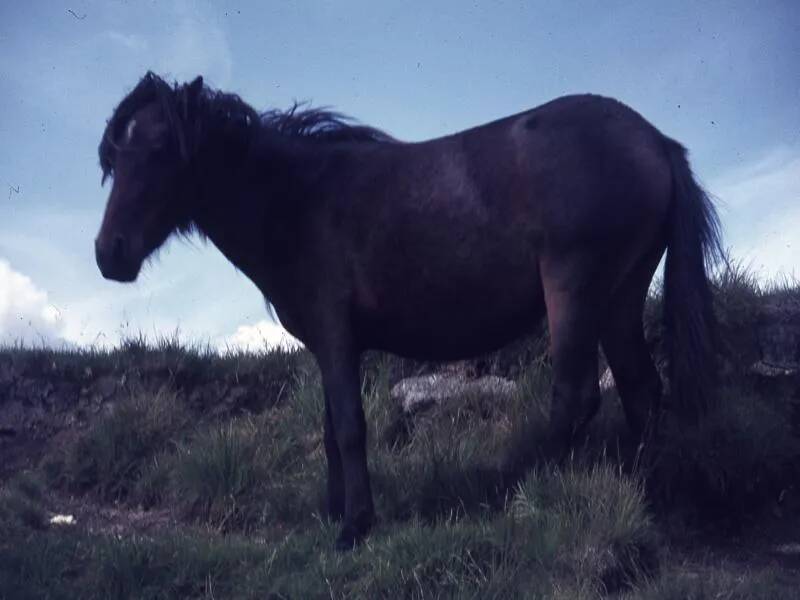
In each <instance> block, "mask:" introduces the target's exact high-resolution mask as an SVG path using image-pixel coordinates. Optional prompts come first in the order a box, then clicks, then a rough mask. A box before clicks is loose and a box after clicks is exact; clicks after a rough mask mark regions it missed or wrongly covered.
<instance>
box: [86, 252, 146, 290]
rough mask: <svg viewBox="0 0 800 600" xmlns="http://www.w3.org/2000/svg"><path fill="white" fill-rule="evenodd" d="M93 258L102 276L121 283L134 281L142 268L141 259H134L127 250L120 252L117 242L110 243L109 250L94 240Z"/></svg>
mask: <svg viewBox="0 0 800 600" xmlns="http://www.w3.org/2000/svg"><path fill="white" fill-rule="evenodd" d="M95 260H96V261H97V267H98V268H99V269H100V273H101V274H102V275H103V277H105V278H106V279H111V280H112V281H119V282H121V283H130V282H132V281H136V278H137V277H138V276H139V271H140V270H141V268H142V261H141V260H136V259H134V258H133V257H131V256H130V254H129V253H127V252H120V250H119V246H118V244H112V249H111V250H110V251H109V250H108V249H106V248H104V247H103V246H101V244H99V243H98V242H95Z"/></svg>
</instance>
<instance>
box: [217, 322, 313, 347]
mask: <svg viewBox="0 0 800 600" xmlns="http://www.w3.org/2000/svg"><path fill="white" fill-rule="evenodd" d="M302 346H303V345H302V344H301V343H300V342H299V341H298V340H297V338H295V337H293V336H292V335H291V334H290V333H289V332H288V331H286V330H285V329H284V328H283V327H281V326H280V324H278V323H275V322H273V321H269V320H267V319H263V320H261V321H259V322H258V323H256V324H255V325H240V326H239V327H238V328H237V329H236V332H235V333H234V334H233V335H230V336H228V337H227V338H225V339H224V340H223V341H222V343H221V344H220V345H219V348H220V350H221V351H229V350H251V351H258V350H264V349H267V350H269V349H272V348H286V349H290V350H291V349H296V348H301V347H302Z"/></svg>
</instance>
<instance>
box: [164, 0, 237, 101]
mask: <svg viewBox="0 0 800 600" xmlns="http://www.w3.org/2000/svg"><path fill="white" fill-rule="evenodd" d="M177 9H178V13H179V15H180V17H179V23H178V27H177V30H175V31H174V32H171V34H170V35H169V37H168V38H167V40H165V44H164V46H163V47H162V48H160V49H159V51H158V54H157V56H158V65H157V66H158V69H157V71H158V72H160V73H168V74H169V75H170V76H171V77H174V78H175V79H176V80H177V81H188V80H190V79H193V78H194V77H196V76H197V75H201V74H202V75H203V77H204V78H205V79H206V80H207V81H208V82H209V83H212V84H213V85H214V86H215V87H225V86H227V85H229V84H230V82H231V73H232V71H233V55H232V53H231V48H230V44H229V43H228V38H227V36H226V34H225V31H224V30H223V29H222V28H221V27H220V26H219V25H217V24H216V23H214V22H212V20H211V19H210V18H209V17H207V16H205V15H203V14H202V13H201V12H200V11H199V10H198V9H197V7H196V5H194V4H190V5H186V4H185V3H179V4H178V6H177Z"/></svg>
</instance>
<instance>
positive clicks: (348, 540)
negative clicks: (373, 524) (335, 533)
mask: <svg viewBox="0 0 800 600" xmlns="http://www.w3.org/2000/svg"><path fill="white" fill-rule="evenodd" d="M365 534H366V532H365V531H363V532H362V531H359V530H358V529H357V528H356V527H354V526H353V525H350V524H347V525H345V526H344V527H342V530H341V531H340V532H339V537H337V538H336V550H337V552H350V551H352V550H355V548H356V546H358V544H360V543H361V542H362V541H363V539H364V535H365Z"/></svg>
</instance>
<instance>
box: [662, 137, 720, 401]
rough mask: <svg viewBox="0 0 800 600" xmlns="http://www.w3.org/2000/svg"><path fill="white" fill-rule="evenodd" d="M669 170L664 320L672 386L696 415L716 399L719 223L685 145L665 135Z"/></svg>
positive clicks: (676, 397)
mask: <svg viewBox="0 0 800 600" xmlns="http://www.w3.org/2000/svg"><path fill="white" fill-rule="evenodd" d="M666 148H667V154H668V156H669V162H670V167H671V169H672V204H671V207H670V223H669V234H668V235H669V237H668V242H667V260H666V266H665V270H664V271H665V272H664V325H665V329H666V331H665V337H666V342H667V355H668V357H669V374H670V391H671V396H672V399H673V403H674V404H675V406H676V408H678V409H679V410H680V411H681V412H682V413H683V414H685V415H689V416H692V417H698V416H701V415H703V414H704V413H706V412H707V411H708V409H709V408H710V406H711V405H712V404H713V403H714V399H715V396H716V387H717V364H716V362H717V361H716V323H715V318H714V310H713V299H712V294H711V287H710V285H709V282H708V270H710V269H711V268H712V267H713V265H714V264H715V263H717V262H718V261H720V260H722V259H723V258H724V256H723V252H722V247H721V245H720V223H719V218H718V217H717V213H716V210H714V205H713V204H712V202H711V199H710V198H709V197H708V195H707V194H706V192H705V191H704V190H703V189H702V188H701V187H700V185H698V183H697V182H696V181H695V179H694V176H693V175H692V170H691V167H690V166H689V162H688V160H687V158H686V149H685V148H684V147H683V146H682V145H681V144H679V143H678V142H675V141H674V140H671V139H667V140H666Z"/></svg>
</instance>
